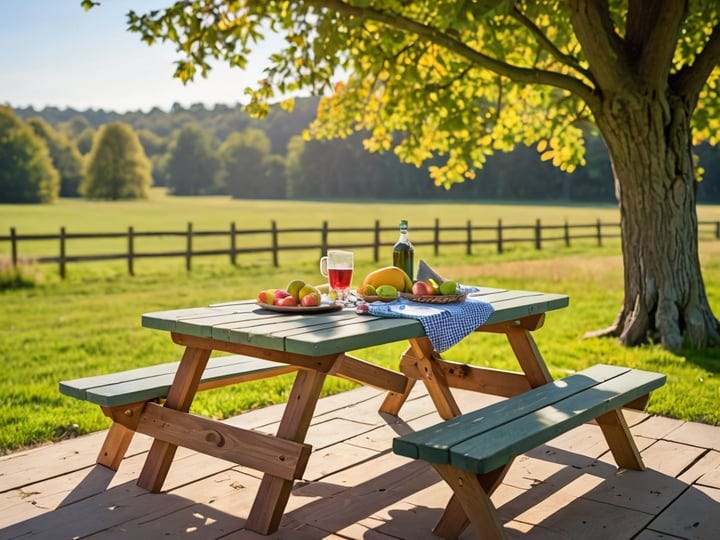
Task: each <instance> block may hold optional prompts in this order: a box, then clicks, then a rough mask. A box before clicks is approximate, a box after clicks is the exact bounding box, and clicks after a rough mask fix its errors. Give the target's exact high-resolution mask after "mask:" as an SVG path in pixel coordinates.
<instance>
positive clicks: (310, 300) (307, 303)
mask: <svg viewBox="0 0 720 540" xmlns="http://www.w3.org/2000/svg"><path fill="white" fill-rule="evenodd" d="M300 304H301V305H302V306H303V307H313V306H319V305H320V295H319V294H315V293H310V294H306V295H305V296H303V297H302V300H300Z"/></svg>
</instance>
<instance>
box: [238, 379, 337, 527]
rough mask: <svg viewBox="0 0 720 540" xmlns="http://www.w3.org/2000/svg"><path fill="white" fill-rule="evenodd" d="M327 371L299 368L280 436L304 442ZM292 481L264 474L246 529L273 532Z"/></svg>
mask: <svg viewBox="0 0 720 540" xmlns="http://www.w3.org/2000/svg"><path fill="white" fill-rule="evenodd" d="M324 381H325V373H321V372H319V371H310V370H305V369H302V370H300V371H298V373H297V376H296V378H295V383H294V384H293V388H292V391H291V392H290V397H289V398H288V402H287V405H286V407H285V412H284V413H283V417H282V420H280V427H278V431H277V437H278V438H281V439H288V440H291V441H295V442H298V443H302V442H304V441H305V435H306V434H307V430H308V428H309V427H310V421H311V420H312V415H313V413H314V412H315V405H317V400H318V398H319V397H320V391H321V390H322V386H323V382H324ZM292 486H293V481H292V480H285V479H283V478H278V477H276V476H272V475H270V474H267V473H266V474H265V475H263V479H262V481H261V483H260V488H259V489H258V492H257V495H256V496H255V502H254V503H253V506H252V508H251V509H250V514H249V515H248V519H247V522H246V523H245V528H246V529H249V530H251V531H255V532H258V533H260V534H271V533H273V532H275V531H277V529H278V527H279V526H280V520H281V519H282V516H283V512H284V511H285V507H286V506H287V502H288V499H289V498H290V490H291V489H292Z"/></svg>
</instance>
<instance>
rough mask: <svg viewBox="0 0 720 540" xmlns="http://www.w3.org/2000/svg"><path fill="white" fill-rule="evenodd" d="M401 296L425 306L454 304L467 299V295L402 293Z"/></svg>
mask: <svg viewBox="0 0 720 540" xmlns="http://www.w3.org/2000/svg"><path fill="white" fill-rule="evenodd" d="M400 296H402V297H403V298H407V299H408V300H412V301H413V302H423V303H425V304H452V303H455V302H464V301H465V299H466V298H467V293H466V294H410V293H400Z"/></svg>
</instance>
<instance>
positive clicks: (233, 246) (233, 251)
mask: <svg viewBox="0 0 720 540" xmlns="http://www.w3.org/2000/svg"><path fill="white" fill-rule="evenodd" d="M235 231H236V229H235V222H234V221H231V222H230V264H232V265H233V266H237V241H236V239H235Z"/></svg>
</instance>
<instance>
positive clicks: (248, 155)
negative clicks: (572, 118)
mask: <svg viewBox="0 0 720 540" xmlns="http://www.w3.org/2000/svg"><path fill="white" fill-rule="evenodd" d="M316 107H317V99H315V98H304V99H298V100H297V101H296V106H295V109H294V111H293V112H292V113H287V112H285V111H283V110H281V109H280V108H279V107H277V108H275V109H272V110H271V112H270V114H269V116H268V117H267V118H265V119H263V120H256V119H253V118H251V117H250V116H248V115H247V114H246V113H245V112H243V109H242V107H241V106H240V105H238V106H235V107H230V106H227V105H216V106H214V107H213V108H207V107H205V106H204V105H202V104H195V105H192V106H190V107H188V108H184V107H182V106H180V105H178V104H175V105H173V107H172V108H171V110H170V111H168V112H166V111H162V110H160V109H158V108H154V109H152V110H150V111H149V112H141V111H136V112H128V113H124V114H119V113H114V112H106V111H103V110H87V111H77V110H74V109H64V110H60V109H57V108H55V107H47V108H44V109H42V110H38V111H36V110H35V109H33V108H31V107H30V108H24V109H23V108H20V109H14V110H13V109H11V108H10V107H1V106H0V202H33V203H47V202H52V201H53V200H55V198H57V197H58V196H60V197H80V196H84V197H87V198H91V199H132V198H143V197H145V196H147V193H148V188H149V187H150V186H151V185H155V186H166V187H167V188H168V190H169V192H170V193H171V194H174V195H178V196H193V195H229V196H231V197H234V198H276V199H284V198H292V199H303V198H340V199H343V198H354V199H356V198H367V199H376V198H388V199H426V198H434V199H447V200H452V199H468V198H476V199H489V200H553V201H558V200H559V201H587V202H614V201H615V196H614V186H613V182H612V174H611V170H610V163H609V160H608V156H607V152H606V150H605V148H604V145H603V142H602V140H601V139H600V138H599V137H597V136H595V135H593V134H591V133H589V134H588V135H587V153H586V159H587V165H586V166H585V167H582V168H578V169H577V170H576V171H575V172H574V173H572V174H567V173H564V172H562V171H560V170H559V169H557V168H555V167H553V166H552V165H551V164H550V163H544V162H541V161H540V159H539V156H538V153H537V151H536V150H535V149H533V148H527V147H525V146H518V147H516V149H515V150H514V151H513V152H512V153H508V154H495V155H493V156H490V157H489V158H488V161H487V163H486V164H485V166H484V168H483V169H482V170H480V171H477V176H476V179H475V180H473V181H470V182H464V183H462V184H457V185H454V186H453V187H452V188H451V189H449V190H446V189H445V188H442V187H438V186H435V185H434V184H433V183H432V181H431V180H430V179H429V174H428V171H427V168H425V167H423V168H417V167H414V166H412V165H408V164H403V163H400V161H399V160H398V159H397V158H396V157H395V156H394V155H393V154H391V153H386V154H371V153H368V152H367V151H366V150H365V149H364V147H363V141H362V139H363V137H362V135H361V134H356V135H353V136H350V137H348V138H346V139H341V140H332V141H306V140H304V139H303V137H302V131H303V129H304V128H305V127H306V126H307V125H308V124H309V122H310V121H311V120H312V119H313V117H314V114H315V109H316ZM696 152H697V155H698V159H699V166H700V167H701V168H702V169H703V170H704V173H703V181H702V182H700V183H699V184H698V199H699V201H700V202H701V203H720V150H719V149H718V148H714V147H710V146H708V145H705V146H701V147H699V148H697V149H696Z"/></svg>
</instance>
